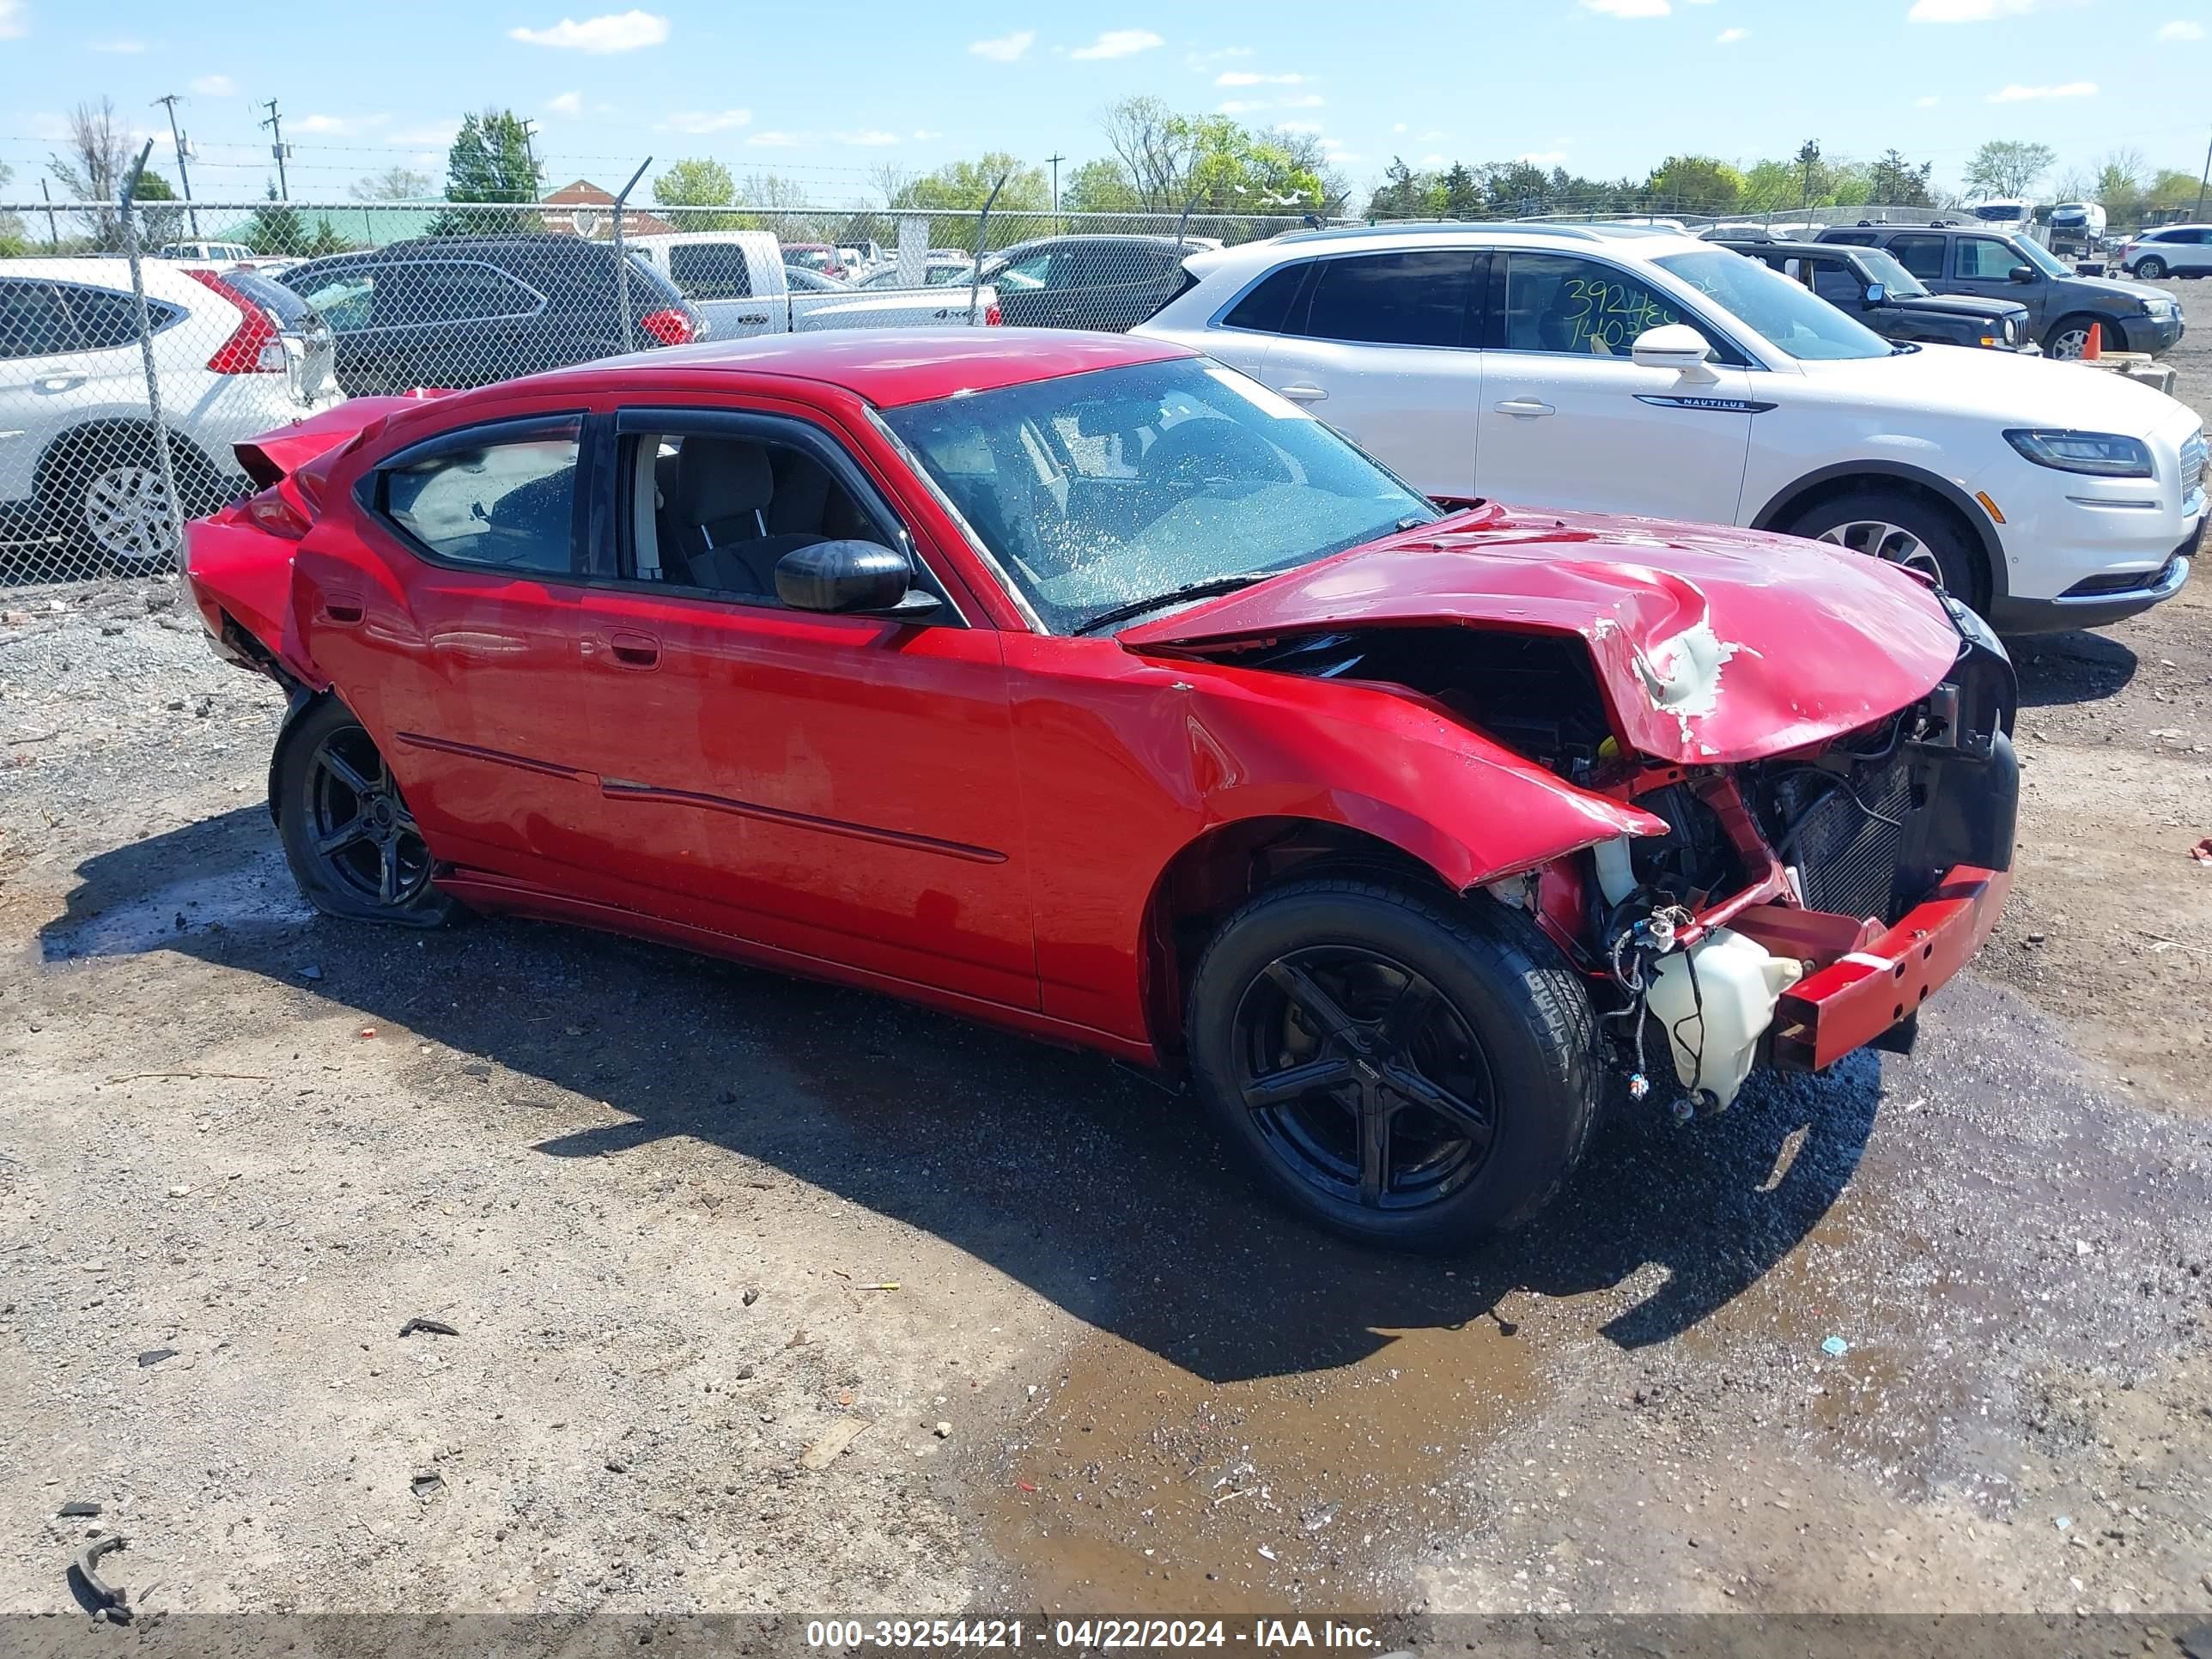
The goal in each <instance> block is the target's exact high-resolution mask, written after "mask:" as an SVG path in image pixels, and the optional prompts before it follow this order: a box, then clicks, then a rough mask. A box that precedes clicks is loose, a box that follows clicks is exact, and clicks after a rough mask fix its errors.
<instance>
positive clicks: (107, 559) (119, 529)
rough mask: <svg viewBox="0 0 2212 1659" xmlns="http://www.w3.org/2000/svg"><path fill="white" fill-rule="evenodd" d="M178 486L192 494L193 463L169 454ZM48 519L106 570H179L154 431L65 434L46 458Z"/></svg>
mask: <svg viewBox="0 0 2212 1659" xmlns="http://www.w3.org/2000/svg"><path fill="white" fill-rule="evenodd" d="M170 461H171V465H172V466H173V468H174V469H175V472H176V479H177V484H178V487H179V489H182V490H185V491H186V492H187V493H189V490H190V483H191V472H190V471H189V470H188V465H187V462H186V459H185V457H184V456H182V455H179V454H178V453H176V450H175V448H174V447H172V450H171V453H170ZM41 494H42V495H43V496H44V499H45V501H46V522H47V523H48V524H49V525H50V526H52V528H53V530H54V532H55V533H57V534H58V535H59V536H60V537H61V538H62V540H63V541H64V543H65V544H67V545H68V547H69V548H70V550H71V551H72V552H73V553H76V554H77V555H78V556H81V557H82V558H83V559H85V560H86V561H88V562H90V563H92V564H94V565H96V566H97V567H98V568H100V569H101V570H103V571H110V572H113V573H114V574H118V575H126V576H140V575H155V574H161V573H162V572H165V571H168V570H172V569H174V568H176V562H177V540H176V534H175V532H176V527H177V526H178V525H179V524H181V523H182V521H183V520H184V518H185V517H186V516H189V514H188V513H178V514H174V515H173V514H172V513H171V510H170V505H169V495H168V490H167V487H166V486H165V485H164V484H163V483H162V480H161V456H160V455H159V454H158V453H156V452H155V445H154V439H153V437H152V435H150V434H136V435H122V434H112V433H111V434H106V435H100V434H94V435H87V436H82V437H80V436H75V435H72V436H70V437H64V439H62V440H61V441H60V442H59V443H58V444H57V445H56V446H55V450H54V452H53V453H49V454H48V455H47V457H46V465H45V473H44V485H43V488H42V490H41Z"/></svg>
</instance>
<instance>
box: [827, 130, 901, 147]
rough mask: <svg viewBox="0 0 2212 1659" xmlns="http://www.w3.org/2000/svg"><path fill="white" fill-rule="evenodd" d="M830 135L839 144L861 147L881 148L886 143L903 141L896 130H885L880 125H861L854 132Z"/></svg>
mask: <svg viewBox="0 0 2212 1659" xmlns="http://www.w3.org/2000/svg"><path fill="white" fill-rule="evenodd" d="M829 136H830V137H833V138H835V139H836V141H837V142H838V143H841V144H851V145H853V146H854V147H855V148H857V149H882V148H883V147H884V145H886V144H896V143H903V142H904V140H902V138H900V137H899V136H898V134H896V132H885V131H884V130H883V129H882V128H881V127H862V128H860V130H859V131H856V132H834V133H832V134H830V135H829Z"/></svg>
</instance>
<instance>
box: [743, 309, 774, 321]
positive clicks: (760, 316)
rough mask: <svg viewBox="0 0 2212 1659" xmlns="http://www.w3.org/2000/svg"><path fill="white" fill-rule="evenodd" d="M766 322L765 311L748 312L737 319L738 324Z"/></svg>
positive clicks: (766, 315) (766, 314)
mask: <svg viewBox="0 0 2212 1659" xmlns="http://www.w3.org/2000/svg"><path fill="white" fill-rule="evenodd" d="M767 320H768V313H766V312H765V311H749V312H747V313H745V314H744V316H742V317H740V318H738V322H740V323H764V322H766V321H767Z"/></svg>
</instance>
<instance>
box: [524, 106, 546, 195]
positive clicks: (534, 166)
mask: <svg viewBox="0 0 2212 1659" xmlns="http://www.w3.org/2000/svg"><path fill="white" fill-rule="evenodd" d="M537 137H538V123H537V122H535V121H528V120H526V121H525V122H523V124H522V153H523V155H524V156H526V158H527V159H528V161H529V162H530V199H531V200H532V201H533V202H535V201H537V200H538V199H539V196H540V188H539V187H540V185H542V184H543V183H544V180H542V179H539V178H538V145H537V143H536V140H537Z"/></svg>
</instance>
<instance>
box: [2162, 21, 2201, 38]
mask: <svg viewBox="0 0 2212 1659" xmlns="http://www.w3.org/2000/svg"><path fill="white" fill-rule="evenodd" d="M2158 38H2159V39H2160V40H2203V38H2204V25H2203V24H2202V23H2192V22H2191V21H2189V20H2188V19H2187V18H2185V17H2177V18H2176V19H2174V21H2172V22H2171V23H2166V24H2164V25H2162V26H2160V29H2159V32H2158Z"/></svg>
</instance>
